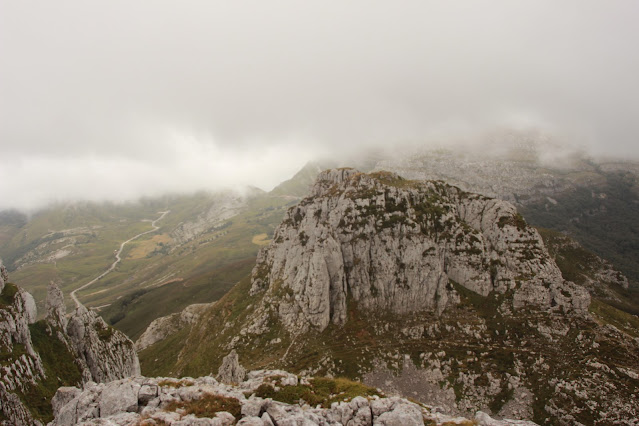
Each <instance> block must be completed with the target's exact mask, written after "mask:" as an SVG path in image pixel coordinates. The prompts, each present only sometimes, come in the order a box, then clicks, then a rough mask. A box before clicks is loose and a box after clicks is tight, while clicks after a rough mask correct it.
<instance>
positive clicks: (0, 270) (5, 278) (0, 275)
mask: <svg viewBox="0 0 639 426" xmlns="http://www.w3.org/2000/svg"><path fill="white" fill-rule="evenodd" d="M8 282H9V274H8V273H7V268H5V267H4V265H0V293H2V290H4V285H5V284H6V283H8Z"/></svg>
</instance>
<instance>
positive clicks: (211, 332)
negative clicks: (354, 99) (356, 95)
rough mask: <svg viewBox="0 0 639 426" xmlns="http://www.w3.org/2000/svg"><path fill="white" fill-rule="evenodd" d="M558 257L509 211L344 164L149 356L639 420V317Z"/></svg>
mask: <svg viewBox="0 0 639 426" xmlns="http://www.w3.org/2000/svg"><path fill="white" fill-rule="evenodd" d="M555 258H556V259H559V255H558V254H557V252H554V253H553V255H552V256H551V255H550V254H549V252H548V250H547V248H546V246H545V245H544V242H543V240H542V239H541V237H540V234H539V233H538V232H537V231H536V230H535V229H533V228H531V227H529V226H528V225H527V224H526V222H525V221H524V220H523V218H521V216H519V215H518V214H517V212H516V210H515V208H514V207H513V206H512V205H511V204H509V203H507V202H504V201H500V200H495V199H491V198H487V197H484V196H481V195H477V194H471V193H467V192H464V191H462V190H460V189H458V188H456V187H453V186H450V185H446V184H444V183H443V182H439V181H423V182H418V181H407V180H404V179H401V178H400V177H398V176H397V175H394V174H390V173H385V172H377V173H372V174H362V173H359V172H357V171H355V170H352V169H338V170H330V171H326V172H323V173H321V174H320V176H319V178H318V180H317V181H316V183H315V185H314V186H313V189H312V193H311V195H310V196H309V197H307V198H305V199H304V200H302V201H301V202H300V203H299V204H298V205H296V206H293V207H291V208H290V209H289V211H288V213H287V214H286V216H285V218H284V221H283V222H282V224H281V225H280V226H279V227H278V228H277V229H276V231H275V234H274V238H273V242H272V243H271V244H270V246H268V247H267V248H266V249H264V250H262V251H261V252H260V254H259V256H258V260H257V264H256V266H255V269H254V270H253V273H252V276H251V277H249V278H247V279H246V280H242V281H241V282H240V283H238V284H237V285H236V286H235V287H234V288H233V289H232V290H231V291H230V292H229V293H228V294H227V295H226V296H225V297H224V298H222V299H221V300H220V301H219V302H217V303H215V304H213V305H212V306H211V307H210V308H208V309H206V310H204V311H203V312H202V313H201V315H200V319H199V320H198V321H196V322H195V323H192V324H191V325H189V327H188V329H187V330H184V331H182V332H181V333H179V335H176V336H175V337H174V338H173V337H171V338H169V339H166V340H163V341H159V342H156V343H155V344H154V345H152V346H151V347H149V348H147V349H145V350H144V351H142V352H141V357H142V359H143V360H146V366H147V368H149V369H150V370H151V371H155V372H158V371H161V370H162V368H166V367H163V366H167V365H169V367H168V368H169V369H170V371H173V372H175V373H177V374H181V375H202V374H211V373H212V372H213V371H216V369H217V368H218V367H219V366H220V364H222V363H223V358H224V357H225V355H226V354H228V352H229V351H231V350H235V351H236V353H237V354H238V355H239V357H240V358H242V359H244V360H247V361H246V362H248V367H249V368H251V369H264V368H266V369H272V368H285V369H287V370H290V371H295V372H299V373H300V374H307V375H324V376H325V375H328V376H346V377H351V378H359V379H363V380H364V381H365V382H366V383H368V384H371V385H373V386H375V387H380V388H382V389H383V390H386V391H388V392H389V393H398V394H400V395H402V396H405V397H411V398H414V399H416V400H418V401H422V402H425V403H428V404H433V405H437V406H439V407H441V409H442V410H444V412H449V413H458V414H461V415H467V416H468V415H471V414H472V413H475V412H476V411H477V410H481V411H484V412H487V413H489V414H490V415H494V416H498V417H508V418H513V417H514V418H519V419H532V420H534V421H536V422H538V423H542V424H575V423H576V422H580V423H582V424H592V423H596V422H600V423H603V424H610V423H615V422H620V423H623V422H627V421H628V420H629V419H634V418H636V417H637V416H638V415H639V411H637V408H636V407H639V395H637V393H636V389H637V388H638V387H639V371H637V365H639V364H638V363H639V320H637V318H636V317H635V316H632V315H629V314H627V313H625V312H622V311H619V310H616V309H615V308H613V307H612V306H610V305H607V304H605V303H602V301H601V300H599V299H596V298H593V299H591V297H590V295H589V294H588V291H587V288H586V287H592V288H597V287H598V286H599V284H600V283H598V282H597V281H598V280H600V279H601V277H598V276H597V274H594V275H592V281H588V283H585V284H583V286H582V285H577V284H575V283H573V282H571V281H567V280H566V279H565V278H566V277H565V276H564V275H563V274H564V272H563V271H562V270H560V269H559V267H558V265H557V263H556V262H555ZM604 275H608V274H604ZM622 281H623V280H622ZM622 281H619V282H620V283H622ZM606 285H608V284H606ZM613 285H616V286H619V284H613ZM622 285H623V284H622ZM171 354H175V355H171ZM171 356H175V361H174V364H173V365H171V363H170V358H169V357H171ZM227 363H228V360H227Z"/></svg>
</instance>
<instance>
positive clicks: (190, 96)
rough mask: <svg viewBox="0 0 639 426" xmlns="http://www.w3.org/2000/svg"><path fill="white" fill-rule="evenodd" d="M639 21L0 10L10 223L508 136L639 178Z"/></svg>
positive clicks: (540, 5)
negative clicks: (534, 137)
mask: <svg viewBox="0 0 639 426" xmlns="http://www.w3.org/2000/svg"><path fill="white" fill-rule="evenodd" d="M638 17H639V2H637V1H635V0H628V1H610V0H608V1H600V0H597V1H584V0H575V1H567V0H566V1H563V0H562V1H556V0H553V1H540V0H531V1H512V0H503V1H498V0H490V1H478V0H472V1H443V0H442V1H438V2H432V1H414V2H413V1H371V0H368V1H352V0H351V1H317V2H315V1H263V0H260V1H219V2H216V1H208V0H206V1H184V0H181V1H158V0H153V1H151V0H148V1H133V0H125V1H114V0H109V1H90V0H73V1H68V0H60V1H37V2H34V1H27V0H16V1H5V0H0V61H1V63H0V148H1V152H0V155H1V157H0V158H1V164H0V208H7V207H19V208H33V207H36V206H39V205H42V204H43V203H46V202H48V201H52V200H60V199H75V198H82V199H103V198H108V199H130V198H134V197H136V196H138V195H142V194H146V195H155V194H160V193H163V192H166V191H184V190H191V189H202V188H209V189H215V188H219V187H222V186H226V185H232V184H241V185H244V184H252V185H256V186H259V187H262V188H264V189H270V187H272V186H273V185H275V184H276V183H278V182H279V181H281V180H283V179H286V178H288V177H289V176H290V175H292V174H293V173H294V172H295V171H296V170H297V169H298V168H299V167H301V166H302V165H303V164H304V163H305V162H306V161H307V160H309V159H311V158H313V157H316V156H326V155H335V154H336V153H343V152H345V151H353V150H355V149H360V148H365V147H370V146H391V145H393V144H395V143H398V142H402V143H405V142H411V143H415V144H421V143H427V142H429V141H432V140H437V139H438V140H440V141H441V140H445V139H446V138H447V137H453V136H454V137H457V136H459V135H460V134H464V135H466V136H465V137H468V138H471V139H472V137H473V136H472V135H473V134H474V133H475V132H478V131H480V130H486V129H489V130H490V129H492V128H498V127H501V128H508V127H511V126H514V127H530V128H539V129H542V130H543V131H544V132H547V133H548V134H552V135H555V134H556V135H558V136H557V137H561V138H565V139H567V140H568V141H569V142H570V143H577V144H580V145H582V146H584V147H586V148H587V149H590V150H592V151H593V152H598V153H608V154H611V155H616V156H623V157H626V158H627V157H631V158H638V157H639V138H638V135H639V83H638V77H637V76H639V53H638V52H639V25H637V18H638ZM451 135H453V136H451ZM559 135H561V136H559Z"/></svg>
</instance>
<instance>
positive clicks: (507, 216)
mask: <svg viewBox="0 0 639 426" xmlns="http://www.w3.org/2000/svg"><path fill="white" fill-rule="evenodd" d="M451 281H454V282H456V283H458V284H460V285H462V286H463V287H465V288H467V289H469V290H472V291H474V292H476V293H478V294H480V295H482V296H487V295H488V294H489V293H491V292H496V293H499V294H505V293H507V292H510V293H511V294H512V298H509V299H507V301H506V304H507V305H508V306H505V308H514V309H517V308H520V307H522V306H526V305H534V306H538V307H541V308H544V309H553V310H559V309H562V310H565V311H584V310H586V309H587V308H588V305H589V303H590V297H589V295H588V294H587V292H586V291H584V290H583V289H582V288H580V287H577V286H575V285H574V284H572V283H569V282H566V281H564V280H563V278H562V276H561V272H560V271H559V269H558V268H557V266H556V264H555V263H554V261H553V260H552V259H551V258H550V256H549V255H548V252H547V250H546V249H545V247H544V244H543V241H542V239H541V237H540V236H539V234H538V233H537V231H536V230H535V229H533V228H531V227H529V226H527V225H526V223H525V221H524V220H523V219H522V218H521V216H519V215H518V214H517V211H516V209H515V208H514V206H512V205H511V204H509V203H507V202H504V201H500V200H495V199H489V198H486V197H483V196H480V195H476V194H469V193H466V192H463V191H461V190H459V189H458V188H455V187H452V186H449V185H446V184H444V183H441V182H437V181H433V182H417V181H407V180H404V179H402V178H400V177H399V176H397V175H394V174H390V173H384V172H379V173H375V174H371V175H367V174H362V173H359V172H357V171H356V170H353V169H336V170H329V171H326V172H323V173H321V174H320V175H319V177H318V178H317V183H316V184H315V185H314V187H313V190H312V193H311V196H310V197H309V198H307V199H305V200H303V201H302V202H301V203H300V204H299V205H298V206H296V207H294V208H292V209H291V210H289V211H288V213H287V215H286V216H285V218H284V222H283V223H282V225H281V226H280V227H279V228H278V229H277V230H276V231H275V236H274V242H273V244H271V246H269V247H268V248H267V249H264V250H263V251H262V252H261V253H260V256H259V258H258V262H257V265H256V267H255V269H254V272H253V283H252V288H251V293H254V294H255V293H257V292H260V291H267V298H268V299H271V300H273V303H274V304H276V305H277V306H278V315H279V317H280V319H281V320H282V322H283V323H284V324H285V326H286V327H287V328H288V329H290V330H296V331H306V329H308V328H309V327H312V328H315V329H317V330H318V331H322V330H324V329H325V328H326V327H327V326H328V325H329V324H330V323H333V324H337V325H342V324H344V323H345V321H346V310H347V298H348V297H351V298H352V300H353V301H354V302H357V303H358V305H359V306H360V308H362V309H365V310H367V311H371V312H374V311H383V312H391V313H395V314H407V313H411V312H418V311H423V310H432V311H435V312H437V313H441V312H442V311H443V310H444V309H446V307H448V306H453V305H455V304H457V303H458V302H459V297H458V295H457V292H456V291H455V290H454V288H453V286H452V285H451V284H450V283H451Z"/></svg>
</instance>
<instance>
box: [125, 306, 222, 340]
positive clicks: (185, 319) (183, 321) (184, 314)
mask: <svg viewBox="0 0 639 426" xmlns="http://www.w3.org/2000/svg"><path fill="white" fill-rule="evenodd" d="M210 306H211V304H210V303H198V304H194V305H189V306H187V307H186V308H184V310H182V311H181V312H176V313H174V314H171V315H167V316H165V317H160V318H157V319H155V320H153V321H152V322H151V324H149V326H148V327H147V328H146V330H144V333H142V335H141V336H140V338H139V339H138V340H137V341H136V342H135V350H136V351H138V352H139V351H141V350H143V349H146V348H148V347H149V346H151V345H152V344H154V343H155V342H158V341H160V340H163V339H165V338H166V337H168V336H170V335H172V334H173V333H175V332H177V331H178V330H181V329H183V328H184V327H187V326H189V325H191V324H193V323H194V322H196V321H197V320H198V319H199V318H200V315H201V313H202V312H203V311H204V310H205V309H206V308H207V307H210Z"/></svg>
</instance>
